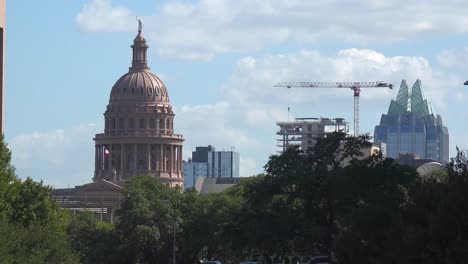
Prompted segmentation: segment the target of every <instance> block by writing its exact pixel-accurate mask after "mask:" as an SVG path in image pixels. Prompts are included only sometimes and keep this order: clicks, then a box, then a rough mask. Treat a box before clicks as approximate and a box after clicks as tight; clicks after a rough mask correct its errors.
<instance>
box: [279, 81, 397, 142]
mask: <svg viewBox="0 0 468 264" xmlns="http://www.w3.org/2000/svg"><path fill="white" fill-rule="evenodd" d="M275 87H287V88H293V87H294V88H348V89H351V90H353V94H354V95H353V97H354V135H355V136H357V135H359V97H360V95H361V88H389V89H393V85H392V84H389V83H386V82H380V81H377V82H280V83H278V84H276V85H275Z"/></svg>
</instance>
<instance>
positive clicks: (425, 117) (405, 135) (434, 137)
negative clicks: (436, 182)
mask: <svg viewBox="0 0 468 264" xmlns="http://www.w3.org/2000/svg"><path fill="white" fill-rule="evenodd" d="M374 142H375V143H385V144H386V147H387V157H389V158H394V159H398V158H399V155H400V154H402V153H415V154H417V155H419V156H420V157H421V159H432V160H437V161H439V162H441V163H446V162H448V159H449V134H448V129H447V127H446V126H444V125H443V123H442V118H441V117H440V115H436V114H434V112H433V110H432V108H431V106H430V103H429V102H428V101H427V100H426V99H425V98H424V95H423V91H422V85H421V81H420V80H417V81H416V82H415V83H414V85H413V86H412V87H411V88H409V87H408V85H407V83H406V81H405V80H402V82H401V86H400V90H399V91H398V95H397V98H396V100H392V101H391V102H390V107H389V109H388V113H387V114H383V115H382V117H381V119H380V124H379V125H378V126H376V127H375V130H374Z"/></svg>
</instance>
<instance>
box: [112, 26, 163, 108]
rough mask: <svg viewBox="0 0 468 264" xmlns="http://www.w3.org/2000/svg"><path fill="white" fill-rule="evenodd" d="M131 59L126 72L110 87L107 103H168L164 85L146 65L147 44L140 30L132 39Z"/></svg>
mask: <svg viewBox="0 0 468 264" xmlns="http://www.w3.org/2000/svg"><path fill="white" fill-rule="evenodd" d="M131 47H132V49H133V60H132V66H131V67H130V69H129V71H128V73H126V74H124V75H123V76H122V77H120V78H119V79H118V80H117V82H116V83H115V84H114V86H113V87H112V91H111V95H110V99H109V104H115V103H125V102H128V103H162V104H169V95H168V93H167V89H166V86H165V85H164V83H163V82H162V81H161V79H159V78H158V76H156V75H155V74H153V73H152V72H151V71H150V68H149V67H148V64H147V60H146V55H147V49H148V45H146V40H145V38H144V37H143V36H142V34H141V31H139V32H138V35H137V36H136V37H135V39H134V40H133V45H132V46H131Z"/></svg>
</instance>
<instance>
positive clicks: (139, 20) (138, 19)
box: [136, 16, 143, 32]
mask: <svg viewBox="0 0 468 264" xmlns="http://www.w3.org/2000/svg"><path fill="white" fill-rule="evenodd" d="M136 19H137V21H138V32H141V31H142V30H143V22H141V19H140V18H139V17H138V16H137V17H136Z"/></svg>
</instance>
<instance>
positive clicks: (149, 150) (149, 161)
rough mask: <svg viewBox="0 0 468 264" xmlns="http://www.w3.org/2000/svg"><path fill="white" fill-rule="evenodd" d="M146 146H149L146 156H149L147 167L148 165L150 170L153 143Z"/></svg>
mask: <svg viewBox="0 0 468 264" xmlns="http://www.w3.org/2000/svg"><path fill="white" fill-rule="evenodd" d="M146 148H147V151H146V155H147V157H146V158H147V161H148V164H147V167H148V171H151V144H147V145H146Z"/></svg>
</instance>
